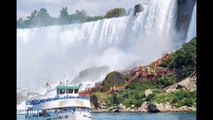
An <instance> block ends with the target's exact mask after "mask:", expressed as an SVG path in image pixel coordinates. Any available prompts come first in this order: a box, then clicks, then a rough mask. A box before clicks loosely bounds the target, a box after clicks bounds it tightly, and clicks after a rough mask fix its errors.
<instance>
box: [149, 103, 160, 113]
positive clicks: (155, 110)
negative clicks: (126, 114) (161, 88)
mask: <svg viewBox="0 0 213 120" xmlns="http://www.w3.org/2000/svg"><path fill="white" fill-rule="evenodd" d="M147 109H148V111H149V112H153V113H156V112H160V110H159V108H158V107H157V105H155V104H152V103H151V104H149V105H148V106H147Z"/></svg>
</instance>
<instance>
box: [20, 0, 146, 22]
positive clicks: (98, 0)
mask: <svg viewBox="0 0 213 120" xmlns="http://www.w3.org/2000/svg"><path fill="white" fill-rule="evenodd" d="M148 1H150V0H17V19H18V18H20V17H23V18H26V16H29V15H30V14H31V13H32V11H34V10H39V9H40V8H46V9H47V10H48V13H49V14H50V15H51V16H53V17H58V16H59V11H60V10H61V9H62V7H67V8H68V12H69V13H70V14H71V13H74V12H75V11H76V10H82V9H85V10H87V13H88V14H89V15H105V13H106V12H107V11H108V10H109V9H112V8H116V7H123V8H126V9H127V10H128V9H129V8H132V7H133V6H134V5H136V4H138V3H147V2H148Z"/></svg>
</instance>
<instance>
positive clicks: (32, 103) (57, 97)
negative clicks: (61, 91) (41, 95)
mask: <svg viewBox="0 0 213 120" xmlns="http://www.w3.org/2000/svg"><path fill="white" fill-rule="evenodd" d="M72 98H73V99H74V98H77V99H83V100H89V98H88V97H86V96H77V97H74V96H68V95H67V96H64V97H59V96H56V97H54V98H47V99H34V100H29V101H26V105H37V104H40V103H43V102H47V101H54V100H63V99H72Z"/></svg>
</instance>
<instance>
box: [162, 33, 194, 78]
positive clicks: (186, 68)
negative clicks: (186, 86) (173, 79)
mask: <svg viewBox="0 0 213 120" xmlns="http://www.w3.org/2000/svg"><path fill="white" fill-rule="evenodd" d="M196 64H197V63H196V37H195V38H193V39H192V40H191V41H190V42H189V43H186V44H184V45H183V47H182V48H181V49H179V50H177V51H176V52H175V53H173V54H172V55H171V56H170V58H169V59H167V60H165V61H164V62H163V63H162V65H161V66H162V67H167V68H175V69H177V79H178V80H179V81H180V80H182V79H184V78H186V77H188V76H190V75H191V74H192V73H193V72H194V71H195V70H196Z"/></svg>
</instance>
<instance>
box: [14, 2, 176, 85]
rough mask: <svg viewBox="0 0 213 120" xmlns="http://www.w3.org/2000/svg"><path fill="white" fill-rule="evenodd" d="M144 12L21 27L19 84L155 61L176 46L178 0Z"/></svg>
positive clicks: (145, 6)
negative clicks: (36, 26) (104, 67)
mask: <svg viewBox="0 0 213 120" xmlns="http://www.w3.org/2000/svg"><path fill="white" fill-rule="evenodd" d="M143 7H144V11H143V12H141V13H140V14H139V15H138V16H134V15H133V12H134V11H132V12H131V14H130V15H129V16H125V17H119V18H111V19H103V20H98V21H94V22H87V23H83V24H70V25H60V26H57V25H55V26H49V27H38V28H30V29H17V85H18V86H22V87H23V86H28V87H29V86H31V87H40V86H43V84H45V82H47V81H49V82H50V83H54V82H58V81H60V80H72V79H73V78H74V77H75V76H77V75H78V74H79V72H81V71H82V70H84V69H87V68H90V67H94V66H96V67H99V66H109V69H110V71H113V70H121V69H125V68H128V67H131V66H136V65H138V64H149V63H150V62H152V61H153V60H155V59H158V58H159V57H161V56H162V55H163V54H164V53H165V52H167V51H173V50H175V49H176V47H175V46H176V41H174V38H175V37H176V31H175V22H176V8H177V1H176V0H152V1H151V2H150V4H148V5H144V6H143Z"/></svg>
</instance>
